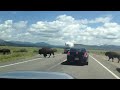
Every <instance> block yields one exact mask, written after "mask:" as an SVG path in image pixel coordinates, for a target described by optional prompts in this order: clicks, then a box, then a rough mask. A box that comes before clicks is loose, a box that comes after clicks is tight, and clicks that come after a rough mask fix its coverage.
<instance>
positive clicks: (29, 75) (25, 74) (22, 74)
mask: <svg viewBox="0 0 120 90" xmlns="http://www.w3.org/2000/svg"><path fill="white" fill-rule="evenodd" d="M0 79H75V78H74V77H73V76H71V75H69V74H66V73H62V72H50V71H49V72H46V71H13V72H6V73H1V74H0Z"/></svg>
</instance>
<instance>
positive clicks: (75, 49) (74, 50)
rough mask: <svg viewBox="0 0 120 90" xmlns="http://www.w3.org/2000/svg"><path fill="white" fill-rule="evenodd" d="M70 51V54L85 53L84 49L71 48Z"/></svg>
mask: <svg viewBox="0 0 120 90" xmlns="http://www.w3.org/2000/svg"><path fill="white" fill-rule="evenodd" d="M70 51H72V52H76V51H80V52H86V49H84V48H82V49H81V48H71V49H70Z"/></svg>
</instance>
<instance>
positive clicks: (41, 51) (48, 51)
mask: <svg viewBox="0 0 120 90" xmlns="http://www.w3.org/2000/svg"><path fill="white" fill-rule="evenodd" d="M39 54H40V55H41V54H43V56H44V57H46V56H47V54H50V55H49V57H50V56H51V54H53V57H54V50H53V49H51V48H42V49H39Z"/></svg>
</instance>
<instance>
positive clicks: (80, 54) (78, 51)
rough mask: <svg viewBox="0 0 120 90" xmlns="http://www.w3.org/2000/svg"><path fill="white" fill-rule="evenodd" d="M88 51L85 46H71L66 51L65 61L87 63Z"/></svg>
mask: <svg viewBox="0 0 120 90" xmlns="http://www.w3.org/2000/svg"><path fill="white" fill-rule="evenodd" d="M88 57H89V55H88V53H87V50H86V49H85V48H71V49H70V50H69V51H68V53H67V62H68V63H69V62H76V63H77V64H84V65H88Z"/></svg>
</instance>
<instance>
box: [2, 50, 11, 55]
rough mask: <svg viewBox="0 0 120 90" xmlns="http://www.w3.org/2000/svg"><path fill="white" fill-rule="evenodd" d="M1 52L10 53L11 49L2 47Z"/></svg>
mask: <svg viewBox="0 0 120 90" xmlns="http://www.w3.org/2000/svg"><path fill="white" fill-rule="evenodd" d="M0 53H3V54H4V55H5V54H10V53H11V51H10V49H0Z"/></svg>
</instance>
